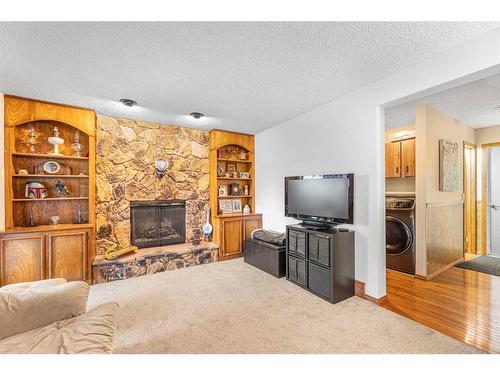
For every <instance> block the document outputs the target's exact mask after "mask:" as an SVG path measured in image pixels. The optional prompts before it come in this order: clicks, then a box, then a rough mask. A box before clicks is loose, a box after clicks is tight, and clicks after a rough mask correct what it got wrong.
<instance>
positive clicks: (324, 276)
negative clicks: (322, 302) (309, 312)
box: [308, 263, 332, 298]
mask: <svg viewBox="0 0 500 375" xmlns="http://www.w3.org/2000/svg"><path fill="white" fill-rule="evenodd" d="M308 268H309V269H308V286H309V289H311V290H313V291H315V292H316V293H318V294H319V295H321V296H323V297H325V298H331V297H332V281H331V280H332V277H331V271H330V270H328V269H325V268H323V267H321V266H317V265H315V264H313V263H308Z"/></svg>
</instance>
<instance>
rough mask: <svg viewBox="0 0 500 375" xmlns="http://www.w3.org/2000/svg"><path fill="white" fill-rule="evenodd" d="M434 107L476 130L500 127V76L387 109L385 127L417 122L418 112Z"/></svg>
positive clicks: (389, 127)
mask: <svg viewBox="0 0 500 375" xmlns="http://www.w3.org/2000/svg"><path fill="white" fill-rule="evenodd" d="M424 104H427V105H430V106H432V107H434V108H436V109H438V110H440V111H441V112H444V113H446V114H448V115H450V116H451V117H453V118H455V119H457V120H459V121H462V122H463V123H465V124H467V125H469V126H471V127H473V128H476V129H477V128H484V127H488V126H494V125H499V124H500V74H497V75H494V76H491V77H488V78H485V79H480V80H478V81H474V82H471V83H468V84H466V85H462V86H458V87H455V88H453V89H449V90H445V91H441V92H439V93H437V94H433V95H429V96H425V97H423V98H420V99H417V100H413V101H411V102H408V103H404V104H401V105H399V106H396V107H393V108H388V109H386V114H385V127H386V128H387V129H393V128H399V127H401V126H405V125H408V124H414V123H415V109H416V108H417V106H419V105H424Z"/></svg>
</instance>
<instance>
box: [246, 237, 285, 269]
mask: <svg viewBox="0 0 500 375" xmlns="http://www.w3.org/2000/svg"><path fill="white" fill-rule="evenodd" d="M243 250H244V252H243V254H244V255H243V256H244V260H245V263H248V264H251V265H252V266H254V267H257V268H258V269H260V270H262V271H265V272H267V273H269V274H271V275H273V276H276V277H283V276H285V273H286V270H285V267H286V262H285V257H286V254H285V253H286V246H277V245H274V244H270V243H267V242H264V241H260V240H257V239H254V238H249V239H246V240H245V243H244V245H243Z"/></svg>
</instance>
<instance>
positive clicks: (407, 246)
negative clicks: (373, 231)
mask: <svg viewBox="0 0 500 375" xmlns="http://www.w3.org/2000/svg"><path fill="white" fill-rule="evenodd" d="M385 208H386V218H385V240H386V246H385V251H386V265H387V268H390V269H393V270H397V271H401V272H406V273H409V274H412V275H414V274H415V250H416V249H415V197H406V196H390V195H387V196H386V198H385Z"/></svg>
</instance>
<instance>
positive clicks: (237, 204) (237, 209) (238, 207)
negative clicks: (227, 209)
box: [231, 199, 243, 212]
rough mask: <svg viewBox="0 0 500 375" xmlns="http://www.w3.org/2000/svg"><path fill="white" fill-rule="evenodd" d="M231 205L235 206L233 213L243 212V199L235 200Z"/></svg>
mask: <svg viewBox="0 0 500 375" xmlns="http://www.w3.org/2000/svg"><path fill="white" fill-rule="evenodd" d="M231 203H232V206H233V207H232V208H233V212H243V209H242V208H241V199H233V200H232V202H231Z"/></svg>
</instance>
